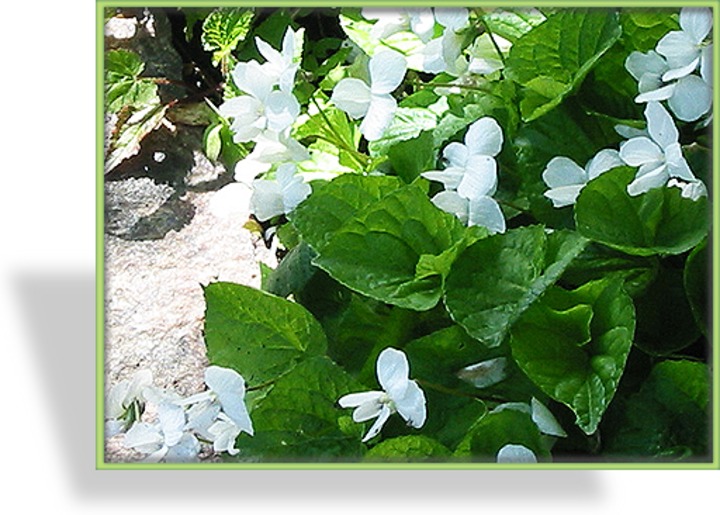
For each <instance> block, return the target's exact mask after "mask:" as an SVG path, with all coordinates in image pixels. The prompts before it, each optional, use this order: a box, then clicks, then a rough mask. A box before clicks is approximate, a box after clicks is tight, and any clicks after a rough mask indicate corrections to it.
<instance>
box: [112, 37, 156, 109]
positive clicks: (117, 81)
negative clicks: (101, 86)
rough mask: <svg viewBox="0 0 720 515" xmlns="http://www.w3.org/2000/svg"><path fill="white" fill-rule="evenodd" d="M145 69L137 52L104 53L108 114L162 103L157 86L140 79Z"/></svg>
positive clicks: (114, 51)
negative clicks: (128, 108) (123, 109)
mask: <svg viewBox="0 0 720 515" xmlns="http://www.w3.org/2000/svg"><path fill="white" fill-rule="evenodd" d="M144 69H145V63H143V62H142V59H141V58H140V56H139V55H138V54H136V53H135V52H132V51H129V50H111V51H109V52H108V53H107V54H105V109H106V110H107V111H108V112H109V113H117V112H118V111H120V110H121V109H122V108H126V107H131V108H135V109H144V108H146V107H148V106H150V105H152V106H155V105H157V104H159V103H160V97H159V96H158V93H157V84H155V83H154V82H153V81H152V80H149V79H142V78H140V77H139V75H140V74H141V73H142V72H143V70H144Z"/></svg>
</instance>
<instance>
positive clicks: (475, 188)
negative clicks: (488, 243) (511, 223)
mask: <svg viewBox="0 0 720 515" xmlns="http://www.w3.org/2000/svg"><path fill="white" fill-rule="evenodd" d="M502 143H503V134H502V129H501V128H500V126H499V125H498V123H497V122H496V121H495V120H494V119H492V118H489V117H484V118H481V119H479V120H478V121H476V122H475V123H473V124H472V125H471V126H470V127H469V129H468V131H467V133H466V134H465V143H464V144H463V143H458V142H453V143H450V144H449V145H447V146H446V147H445V149H444V150H443V157H445V160H446V161H447V163H448V165H449V166H448V167H447V168H446V169H445V170H443V171H437V170H432V171H429V172H424V173H422V174H421V175H422V176H423V177H425V178H426V179H430V180H431V181H438V182H441V183H442V184H443V185H444V186H445V190H446V191H442V192H440V193H438V194H437V195H435V196H434V197H433V198H432V201H433V203H434V204H435V205H436V206H437V207H438V208H440V209H442V210H443V211H446V212H448V213H452V214H454V215H455V216H457V217H458V218H459V219H460V221H462V222H463V223H466V224H468V225H480V226H483V227H485V228H487V229H488V230H489V231H490V232H492V233H502V232H505V217H504V215H503V213H502V210H501V209H500V206H499V205H498V203H497V202H496V201H495V200H494V199H493V198H492V197H491V195H493V194H494V193H495V190H496V189H497V164H496V163H495V159H494V158H493V157H494V156H496V155H497V154H499V153H500V149H501V148H502Z"/></svg>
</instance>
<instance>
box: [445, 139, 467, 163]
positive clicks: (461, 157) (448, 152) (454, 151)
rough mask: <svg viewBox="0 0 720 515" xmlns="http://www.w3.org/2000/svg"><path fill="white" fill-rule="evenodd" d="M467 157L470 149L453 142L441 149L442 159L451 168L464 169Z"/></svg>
mask: <svg viewBox="0 0 720 515" xmlns="http://www.w3.org/2000/svg"><path fill="white" fill-rule="evenodd" d="M468 156H470V149H469V148H468V147H467V146H465V145H463V144H462V143H458V142H457V141H453V142H452V143H450V144H449V145H447V146H446V147H445V148H444V149H443V157H444V158H445V159H446V160H447V162H448V164H449V165H450V166H452V167H457V168H465V165H466V164H467V160H468Z"/></svg>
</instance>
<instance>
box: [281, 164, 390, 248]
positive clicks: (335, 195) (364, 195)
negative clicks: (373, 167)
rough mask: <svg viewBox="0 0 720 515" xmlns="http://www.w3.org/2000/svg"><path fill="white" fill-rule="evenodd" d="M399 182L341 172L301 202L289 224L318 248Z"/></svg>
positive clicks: (306, 240)
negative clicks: (342, 173) (341, 173)
mask: <svg viewBox="0 0 720 515" xmlns="http://www.w3.org/2000/svg"><path fill="white" fill-rule="evenodd" d="M402 184H403V183H402V181H400V180H398V179H397V178H396V177H386V176H367V177H366V176H361V175H353V174H345V175H340V176H338V177H336V178H335V179H333V180H332V181H330V182H329V183H328V184H327V185H325V186H324V187H323V188H322V189H319V190H318V191H314V192H313V193H312V195H310V197H308V198H307V199H306V200H305V201H304V202H303V203H302V204H300V205H299V206H298V207H297V209H295V211H293V213H292V215H291V217H292V223H293V225H294V226H295V227H296V228H297V229H298V231H299V232H300V234H301V236H302V239H303V240H304V241H305V242H307V243H308V244H309V245H310V246H311V247H313V248H314V249H315V250H317V251H320V250H322V248H323V247H324V246H325V244H326V243H327V242H328V240H330V239H331V238H332V236H333V235H334V234H335V232H336V231H337V230H339V229H340V227H342V225H343V224H344V223H345V222H347V221H349V220H351V219H352V218H353V217H354V216H355V215H356V214H357V213H359V212H361V211H362V210H363V209H365V208H367V207H368V206H371V205H373V204H374V203H375V202H377V201H378V200H380V199H381V198H383V197H384V196H385V195H387V194H389V193H391V192H393V191H395V190H396V189H397V188H399V187H400V186H402Z"/></svg>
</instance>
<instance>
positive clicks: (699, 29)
mask: <svg viewBox="0 0 720 515" xmlns="http://www.w3.org/2000/svg"><path fill="white" fill-rule="evenodd" d="M680 28H681V29H682V30H674V31H672V32H669V33H667V34H666V35H665V36H663V38H662V39H661V40H660V41H658V44H657V47H655V48H656V50H657V51H658V53H659V54H661V55H663V56H665V58H666V59H667V63H668V65H669V67H670V70H668V71H667V72H665V74H664V75H663V80H665V81H668V80H672V79H677V78H680V77H684V76H686V75H689V74H690V73H692V72H693V71H695V69H696V68H697V67H698V64H701V61H702V60H704V59H707V58H710V59H712V54H709V55H708V54H704V53H703V47H704V46H705V45H704V40H705V38H706V37H707V36H708V34H710V30H711V29H712V10H710V9H709V8H687V7H684V8H682V9H681V10H680Z"/></svg>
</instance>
